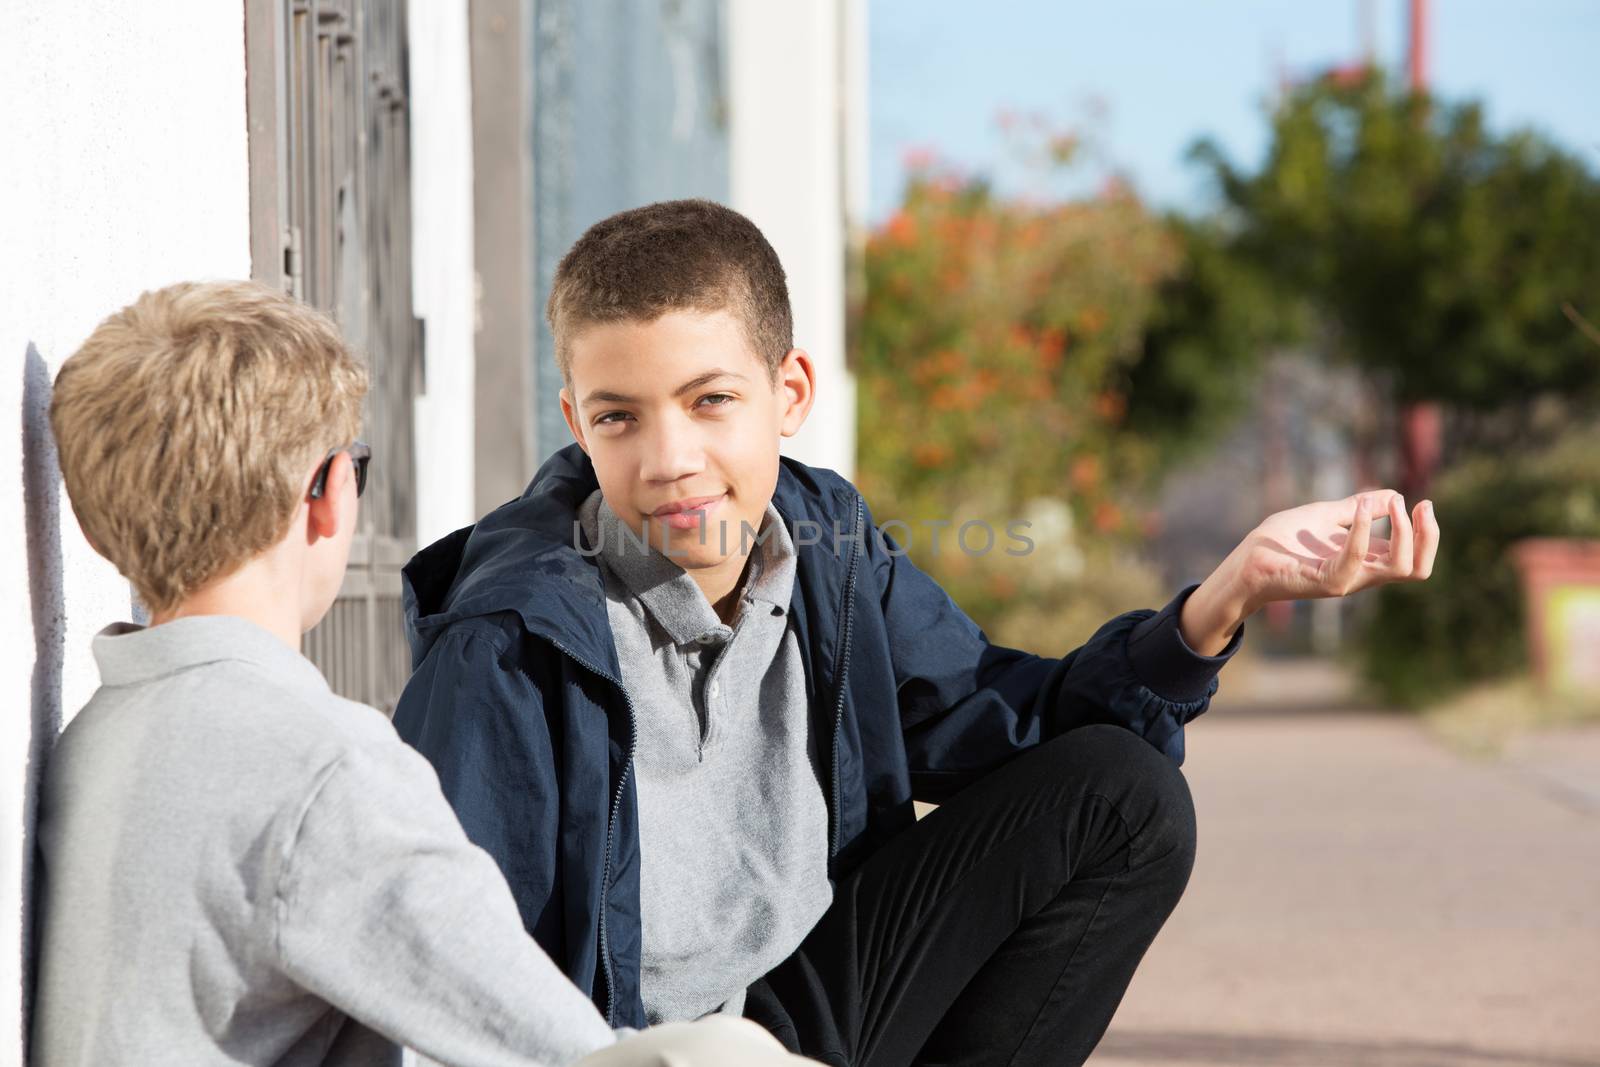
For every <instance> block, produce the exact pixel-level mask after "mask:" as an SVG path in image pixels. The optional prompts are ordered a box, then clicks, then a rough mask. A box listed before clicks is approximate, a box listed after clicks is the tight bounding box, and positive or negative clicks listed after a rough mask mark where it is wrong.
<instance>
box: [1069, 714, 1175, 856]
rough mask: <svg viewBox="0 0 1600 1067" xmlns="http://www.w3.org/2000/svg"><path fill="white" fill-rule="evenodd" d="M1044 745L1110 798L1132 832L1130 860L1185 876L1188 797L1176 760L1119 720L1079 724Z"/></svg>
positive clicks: (1096, 789)
mask: <svg viewBox="0 0 1600 1067" xmlns="http://www.w3.org/2000/svg"><path fill="white" fill-rule="evenodd" d="M1050 747H1052V748H1055V749H1057V750H1058V753H1059V757H1060V759H1061V760H1062V761H1063V762H1070V763H1071V764H1075V765H1076V766H1077V767H1078V768H1079V771H1080V773H1083V774H1085V775H1086V776H1087V777H1088V778H1089V780H1090V781H1091V782H1092V783H1093V788H1094V790H1095V791H1096V792H1098V793H1100V794H1102V795H1104V796H1106V797H1107V798H1110V799H1112V800H1113V802H1114V803H1115V805H1116V807H1117V809H1118V810H1119V812H1120V813H1121V814H1122V817H1123V819H1124V820H1125V821H1126V823H1127V829H1128V832H1129V834H1130V836H1131V837H1132V838H1133V842H1134V859H1135V862H1136V863H1141V864H1142V863H1145V862H1156V861H1160V862H1162V863H1163V864H1164V865H1165V866H1169V867H1171V868H1173V869H1174V871H1181V873H1182V881H1184V882H1187V880H1188V874H1189V871H1190V870H1191V869H1192V867H1193V865H1194V856H1195V844H1196V825H1195V811H1194V798H1193V796H1192V795H1191V794H1190V792H1189V782H1188V780H1187V779H1186V778H1185V777H1184V776H1183V772H1182V771H1181V770H1179V769H1178V765H1177V764H1175V763H1173V762H1172V761H1171V760H1170V759H1168V758H1167V757H1166V756H1165V755H1163V754H1162V753H1161V752H1160V751H1158V750H1157V749H1156V748H1155V746H1154V745H1152V744H1150V743H1149V742H1148V741H1146V740H1145V739H1144V738H1142V737H1140V736H1139V735H1138V734H1136V733H1134V732H1133V731H1131V730H1128V729H1125V728H1124V727H1121V726H1111V725H1103V724H1102V725H1094V726H1082V727H1079V728H1078V729H1076V730H1071V731H1068V732H1067V733H1065V734H1063V735H1062V736H1061V737H1059V738H1056V739H1055V740H1054V741H1052V742H1050Z"/></svg>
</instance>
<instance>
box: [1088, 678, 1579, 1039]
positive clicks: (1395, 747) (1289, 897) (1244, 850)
mask: <svg viewBox="0 0 1600 1067" xmlns="http://www.w3.org/2000/svg"><path fill="white" fill-rule="evenodd" d="M1241 666H1243V665H1242V664H1241ZM1297 671H1298V672H1300V673H1298V674H1297V673H1296V672H1297ZM1265 673H1266V677H1262V674H1261V672H1258V673H1257V674H1256V676H1255V678H1254V680H1255V683H1256V684H1254V685H1251V684H1249V683H1248V679H1249V678H1250V676H1249V675H1248V674H1247V675H1246V679H1247V682H1246V684H1245V685H1244V686H1242V687H1240V686H1235V685H1233V684H1232V683H1233V680H1232V679H1229V678H1224V697H1225V698H1229V699H1222V700H1219V702H1218V705H1217V707H1216V708H1215V709H1214V710H1213V711H1212V712H1211V713H1210V714H1209V715H1208V716H1207V717H1206V718H1205V719H1202V720H1201V721H1200V722H1198V723H1196V724H1195V726H1194V727H1193V728H1191V730H1190V732H1189V757H1188V761H1187V763H1186V764H1185V766H1184V769H1185V771H1186V772H1187V774H1188V776H1189V781H1190V784H1191V787H1192V789H1193V791H1194V795H1195V803H1196V807H1197V808H1198V810H1199V816H1200V854H1199V859H1198V861H1197V863H1196V867H1195V873H1194V878H1193V880H1192V881H1191V883H1190V888H1189V892H1188V894H1187V895H1186V896H1185V898H1184V900H1183V902H1182V904H1180V905H1179V907H1178V910H1177V911H1176V912H1175V913H1174V915H1173V917H1172V920H1171V921H1170V922H1169V923H1168V924H1167V927H1166V928H1165V930H1163V931H1162V933H1161V936H1160V937H1158V938H1157V940H1156V943H1155V945H1154V946H1153V947H1152V948H1151V950H1150V953H1149V955H1148V956H1147V957H1146V958H1145V963H1144V965H1143V966H1142V967H1141V968H1140V971H1139V973H1138V974H1137V975H1136V976H1135V978H1134V981H1133V985H1132V986H1131V987H1130V989H1129V990H1128V995H1127V998H1126V999H1125V1000H1124V1002H1123V1005H1122V1009H1121V1010H1120V1011H1119V1012H1118V1014H1117V1017H1116V1020H1115V1021H1114V1022H1113V1024H1112V1028H1111V1031H1110V1032H1109V1033H1108V1034H1107V1036H1106V1039H1105V1040H1104V1041H1103V1042H1102V1044H1101V1047H1100V1048H1099V1050H1098V1051H1096V1053H1095V1055H1094V1057H1093V1058H1092V1059H1091V1060H1090V1064H1091V1065H1092V1067H1173V1065H1197V1067H1211V1065H1227V1067H1256V1065H1269V1064H1270V1065H1274V1067H1600V728H1597V727H1590V728H1579V729H1567V730H1563V731H1561V732H1559V733H1554V734H1545V735H1534V736H1531V737H1528V738H1525V739H1523V740H1522V741H1520V742H1518V743H1517V744H1516V745H1514V746H1513V747H1512V748H1511V749H1510V750H1509V751H1508V753H1507V755H1506V756H1505V758H1503V759H1501V760H1498V761H1493V762H1486V761H1480V760H1470V759H1466V758H1463V757H1461V756H1458V755H1457V754H1455V753H1454V752H1452V751H1450V750H1448V749H1446V748H1445V747H1443V746H1442V745H1440V744H1439V743H1438V742H1436V741H1435V740H1434V739H1433V738H1432V737H1431V736H1430V735H1428V734H1427V733H1426V732H1425V731H1424V730H1423V729H1422V728H1421V727H1420V726H1419V725H1418V724H1417V723H1416V722H1415V721H1413V720H1411V719H1409V718H1406V717H1402V716H1398V715H1394V714H1388V713H1384V712H1376V711H1359V710H1341V709H1340V708H1338V707H1329V706H1328V705H1327V703H1326V702H1325V701H1323V700H1320V699H1319V697H1318V694H1319V693H1322V694H1326V693H1327V692H1328V688H1327V678H1326V677H1325V676H1323V675H1319V674H1318V673H1317V670H1316V669H1315V668H1310V669H1307V668H1294V667H1291V668H1290V669H1289V672H1288V673H1287V674H1285V673H1284V672H1283V671H1282V670H1279V671H1278V672H1276V674H1274V672H1270V671H1269V672H1265ZM1241 688H1242V689H1243V690H1244V692H1243V693H1242V694H1241V693H1240V689H1241ZM1285 692H1288V693H1296V694H1299V695H1300V697H1301V698H1302V699H1301V700H1300V703H1302V705H1304V706H1300V707H1294V708H1289V709H1286V710H1285V709H1282V708H1281V705H1280V707H1278V708H1272V707H1269V706H1267V705H1266V704H1265V703H1263V701H1268V700H1269V699H1270V698H1271V695H1272V694H1273V693H1285ZM1230 700H1231V702H1230ZM1319 704H1320V705H1321V706H1318V705H1319Z"/></svg>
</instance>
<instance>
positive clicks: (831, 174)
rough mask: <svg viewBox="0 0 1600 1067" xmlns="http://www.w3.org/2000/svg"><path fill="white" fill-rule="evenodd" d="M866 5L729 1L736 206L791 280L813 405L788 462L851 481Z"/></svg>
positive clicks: (857, 0) (856, 0) (852, 1)
mask: <svg viewBox="0 0 1600 1067" xmlns="http://www.w3.org/2000/svg"><path fill="white" fill-rule="evenodd" d="M865 8H866V5H865V2H864V0H811V2H807V3H770V2H769V0H728V50H729V92H728V96H729V103H730V109H731V112H730V119H731V126H730V142H731V143H730V150H729V157H730V166H731V171H732V182H731V201H730V202H731V204H732V206H733V207H734V208H736V209H738V210H739V211H742V212H744V214H746V215H748V216H749V217H750V218H751V219H752V220H754V221H755V223H756V225H758V226H760V227H761V230H762V232H763V233H765V234H766V235H767V239H768V240H769V241H771V242H772V245H773V247H774V248H775V249H777V252H778V257H779V258H780V259H782V260H783V265H784V268H785V270H786V271H787V272H788V276H789V297H790V301H791V303H792V304H793V306H794V324H795V343H796V344H797V345H798V346H799V347H801V348H804V349H805V350H806V351H808V352H809V353H811V355H812V357H813V358H814V359H815V360H816V362H817V367H818V391H817V403H816V407H815V409H814V410H813V411H812V413H811V417H810V418H809V419H808V420H807V421H806V425H805V427H804V428H803V429H802V430H801V432H800V433H799V434H797V435H796V436H795V437H794V438H793V439H792V440H789V441H785V442H784V452H785V454H788V455H792V456H795V457H796V458H798V459H801V460H803V461H805V462H807V463H810V464H813V465H815V466H822V467H831V468H833V469H834V470H837V471H840V472H841V473H843V474H845V475H846V476H847V477H848V476H849V475H850V474H851V472H852V470H853V469H854V466H855V382H854V379H853V376H852V375H851V374H850V372H849V370H848V368H847V366H846V363H845V311H846V296H847V293H846V269H845V267H846V255H847V251H848V249H849V247H850V243H851V240H852V229H853V225H854V223H855V221H856V220H859V219H861V218H862V216H863V212H864V210H865V205H866V184H867V182H866V169H865V168H866V151H865V149H866V78H865V63H866V60H865V50H864V49H865V40H866V33H865V19H866V11H865Z"/></svg>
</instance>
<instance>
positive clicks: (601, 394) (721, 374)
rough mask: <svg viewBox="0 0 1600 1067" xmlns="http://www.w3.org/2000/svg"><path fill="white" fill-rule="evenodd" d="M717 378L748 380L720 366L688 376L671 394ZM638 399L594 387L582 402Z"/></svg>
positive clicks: (691, 390) (706, 383) (586, 403)
mask: <svg viewBox="0 0 1600 1067" xmlns="http://www.w3.org/2000/svg"><path fill="white" fill-rule="evenodd" d="M718 378H737V379H739V380H740V381H742V382H747V381H749V380H750V379H749V377H748V376H746V375H743V374H739V373H736V372H735V371H731V370H722V369H720V368H715V369H712V370H708V371H706V372H705V373H704V374H697V375H695V376H694V377H693V378H690V379H689V380H688V381H686V382H684V383H683V384H682V385H680V386H678V387H677V388H676V389H674V390H673V391H672V395H673V396H682V395H683V394H684V393H690V392H693V391H694V390H696V389H699V388H702V387H703V386H706V385H709V384H711V383H712V382H714V381H716V380H717V379H718ZM638 399H639V398H638V397H634V396H629V395H627V394H626V393H613V392H612V391H611V390H609V389H596V390H595V391H594V392H592V393H589V394H588V395H586V396H585V397H584V398H583V403H584V405H585V406H587V405H589V404H601V403H604V404H632V403H635V402H636V401H637V400H638Z"/></svg>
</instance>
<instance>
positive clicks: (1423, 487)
mask: <svg viewBox="0 0 1600 1067" xmlns="http://www.w3.org/2000/svg"><path fill="white" fill-rule="evenodd" d="M1408 44H1409V47H1408V48H1407V56H1406V59H1407V63H1406V65H1407V67H1408V68H1409V71H1410V75H1411V91H1412V92H1413V93H1424V92H1427V90H1428V0H1411V33H1410V39H1409V42H1408ZM1443 452H1444V413H1443V411H1442V410H1441V409H1440V407H1439V405H1438V404H1437V403H1434V402H1431V401H1420V402H1414V403H1409V404H1406V405H1404V406H1403V407H1401V409H1400V491H1401V492H1402V493H1404V494H1405V497H1406V502H1407V503H1408V504H1415V503H1416V502H1417V501H1418V500H1420V499H1422V497H1423V496H1424V495H1425V494H1426V493H1427V492H1428V487H1429V485H1430V484H1431V483H1432V481H1433V473H1434V471H1435V470H1437V469H1438V467H1439V461H1440V459H1441V458H1442V456H1443Z"/></svg>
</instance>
